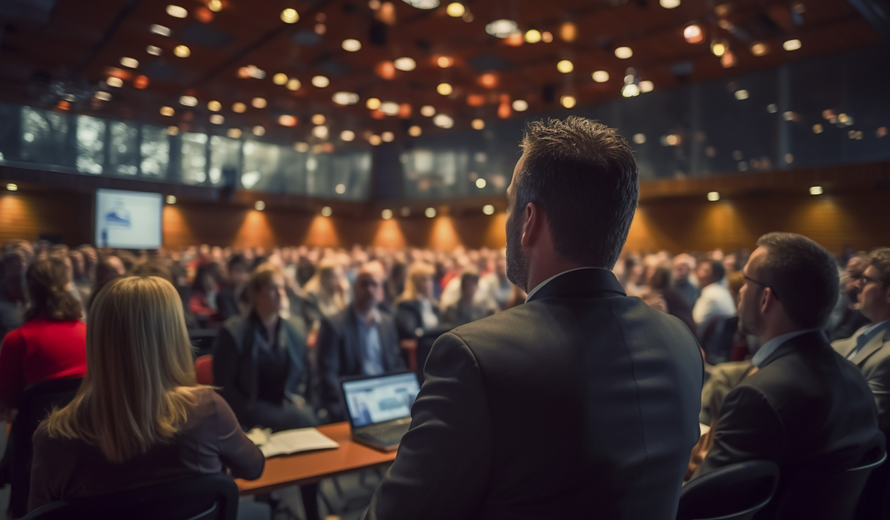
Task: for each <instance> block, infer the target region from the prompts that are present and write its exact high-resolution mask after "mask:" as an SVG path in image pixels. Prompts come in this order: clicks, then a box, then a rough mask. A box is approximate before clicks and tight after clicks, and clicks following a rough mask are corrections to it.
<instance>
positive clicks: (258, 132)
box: [251, 125, 266, 137]
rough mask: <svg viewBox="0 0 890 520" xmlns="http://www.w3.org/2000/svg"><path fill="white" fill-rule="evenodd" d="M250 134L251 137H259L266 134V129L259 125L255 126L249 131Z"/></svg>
mask: <svg viewBox="0 0 890 520" xmlns="http://www.w3.org/2000/svg"><path fill="white" fill-rule="evenodd" d="M251 132H252V133H253V135H255V136H257V137H259V136H261V135H265V134H266V129H265V128H263V127H262V126H261V125H256V126H255V127H253V129H251Z"/></svg>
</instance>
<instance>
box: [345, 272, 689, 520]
mask: <svg viewBox="0 0 890 520" xmlns="http://www.w3.org/2000/svg"><path fill="white" fill-rule="evenodd" d="M702 376H703V362H702V358H701V354H700V353H699V350H698V345H697V344H696V341H695V338H694V337H693V335H692V333H691V332H690V331H689V329H688V328H687V327H686V326H685V325H684V324H683V323H681V322H680V320H678V319H676V318H674V317H672V316H669V315H667V314H664V313H661V312H659V311H657V310H654V309H652V308H650V307H649V306H648V305H646V304H645V303H643V301H642V300H640V299H639V298H628V297H626V296H625V293H624V291H623V290H622V288H621V285H620V284H619V283H618V280H617V279H616V278H615V276H614V275H613V274H612V273H611V272H610V271H607V270H604V269H585V270H579V271H573V272H569V273H565V274H562V275H560V276H558V277H557V278H555V279H553V280H552V281H550V282H549V283H548V284H547V285H545V286H543V287H542V288H541V289H540V290H539V291H538V292H537V293H535V294H534V295H533V296H532V297H531V299H530V301H529V302H528V303H526V304H524V305H520V306H518V307H514V308H512V309H509V310H507V311H504V312H502V313H500V314H495V315H494V316H491V317H488V318H485V319H483V320H480V321H477V322H474V323H471V324H468V325H465V326H462V327H458V328H457V329H454V330H453V331H452V332H450V333H446V334H444V335H443V336H442V337H440V338H439V340H438V341H437V342H436V343H435V345H434V346H433V348H432V351H431V353H430V355H429V358H428V360H427V362H426V365H425V375H424V377H425V381H424V384H423V387H422V388H421V391H420V394H419V395H418V398H417V401H416V402H415V403H414V406H413V407H412V410H411V414H412V423H411V429H410V430H409V431H408V433H407V434H406V435H405V437H404V438H403V439H402V443H401V445H400V447H399V453H398V457H397V458H396V460H395V463H394V464H393V466H392V467H391V468H390V470H389V471H388V472H387V475H386V477H385V478H384V481H383V483H382V484H381V485H380V487H379V488H378V489H377V492H376V493H375V495H374V497H373V498H372V500H371V505H370V507H369V509H368V510H367V511H366V512H365V515H364V516H363V518H367V519H381V520H384V519H385V520H392V519H406V520H407V519H417V520H421V519H422V520H433V519H458V518H459V519H462V520H463V519H505V520H506V519H510V520H523V519H541V518H604V519H610V520H616V519H646V520H673V518H674V516H675V513H676V511H677V504H678V501H679V496H680V487H681V484H682V481H683V475H684V472H685V470H686V467H687V464H688V462H689V454H690V452H691V450H692V447H693V446H694V445H695V443H696V442H697V441H698V438H699V426H698V412H699V407H700V404H699V399H700V393H701V388H702Z"/></svg>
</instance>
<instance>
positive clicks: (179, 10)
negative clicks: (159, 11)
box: [167, 5, 189, 18]
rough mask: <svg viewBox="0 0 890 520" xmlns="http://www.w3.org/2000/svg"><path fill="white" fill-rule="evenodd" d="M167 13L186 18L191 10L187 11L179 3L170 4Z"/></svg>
mask: <svg viewBox="0 0 890 520" xmlns="http://www.w3.org/2000/svg"><path fill="white" fill-rule="evenodd" d="M167 14H169V15H170V16H172V17H173V18H185V17H186V16H188V15H189V12H188V11H186V9H185V8H184V7H180V6H178V5H168V6H167Z"/></svg>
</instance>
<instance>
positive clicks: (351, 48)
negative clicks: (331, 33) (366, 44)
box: [343, 38, 362, 52]
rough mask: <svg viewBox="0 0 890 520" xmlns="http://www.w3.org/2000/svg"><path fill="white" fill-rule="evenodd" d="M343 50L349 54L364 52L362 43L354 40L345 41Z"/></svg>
mask: <svg viewBox="0 0 890 520" xmlns="http://www.w3.org/2000/svg"><path fill="white" fill-rule="evenodd" d="M343 50H344V51H347V52H358V51H360V50H362V42H360V41H358V40H354V39H352V38H350V39H348V40H343Z"/></svg>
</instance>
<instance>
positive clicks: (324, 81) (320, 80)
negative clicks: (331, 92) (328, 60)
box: [312, 76, 331, 88]
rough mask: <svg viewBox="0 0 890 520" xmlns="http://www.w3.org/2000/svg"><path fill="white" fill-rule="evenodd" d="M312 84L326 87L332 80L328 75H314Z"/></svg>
mask: <svg viewBox="0 0 890 520" xmlns="http://www.w3.org/2000/svg"><path fill="white" fill-rule="evenodd" d="M312 84H313V85H315V86H316V87H318V88H325V87H327V86H328V85H330V84H331V80H329V79H328V78H327V77H326V76H313V78H312Z"/></svg>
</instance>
